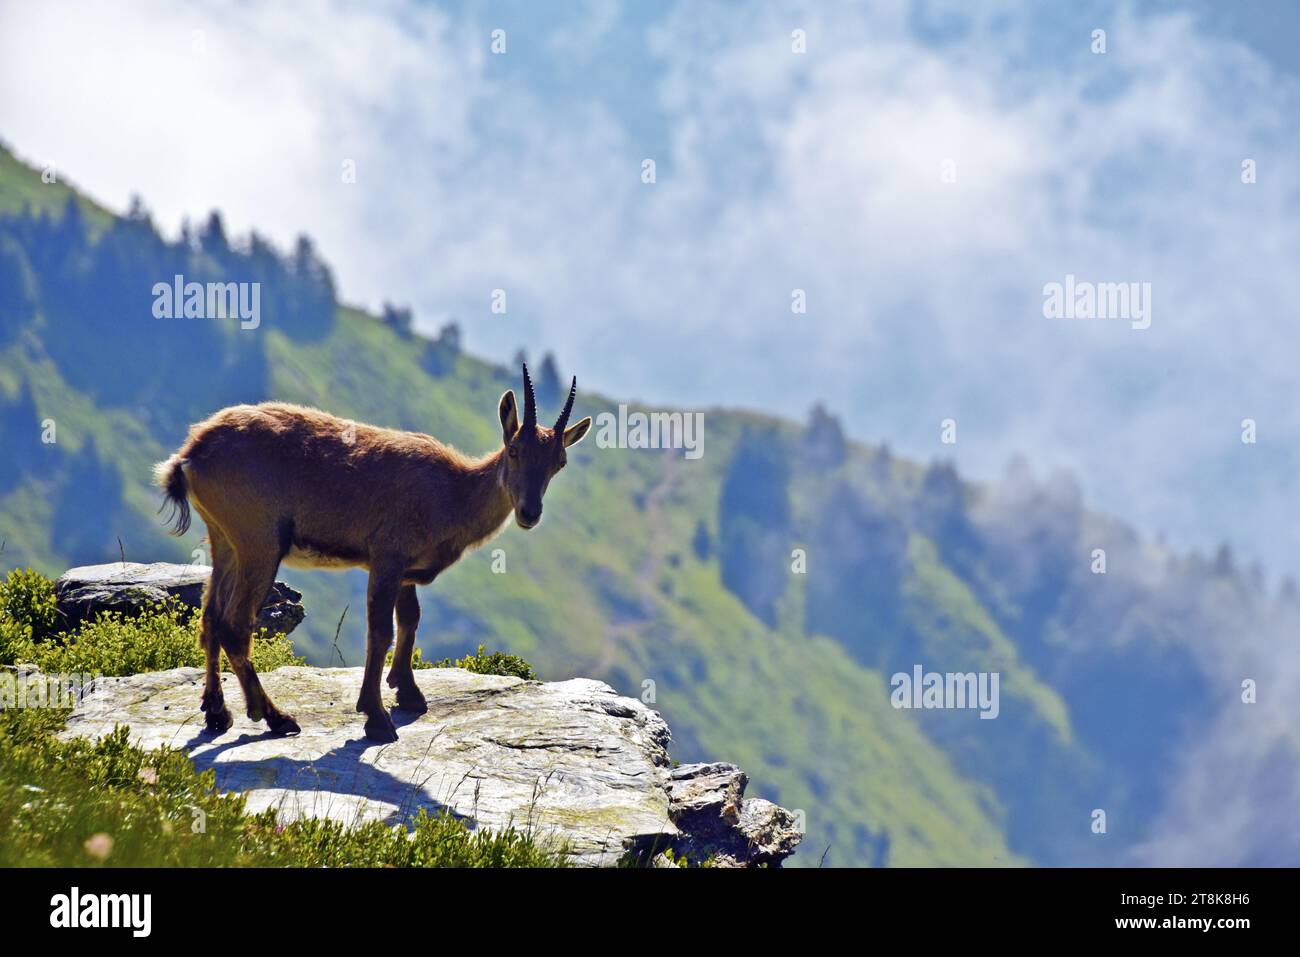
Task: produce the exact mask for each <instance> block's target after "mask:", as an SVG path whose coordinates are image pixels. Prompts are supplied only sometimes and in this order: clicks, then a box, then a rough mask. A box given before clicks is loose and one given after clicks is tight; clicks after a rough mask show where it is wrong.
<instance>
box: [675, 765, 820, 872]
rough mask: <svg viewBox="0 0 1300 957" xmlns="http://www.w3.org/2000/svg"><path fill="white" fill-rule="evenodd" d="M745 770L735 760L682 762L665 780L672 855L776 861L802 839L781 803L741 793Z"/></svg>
mask: <svg viewBox="0 0 1300 957" xmlns="http://www.w3.org/2000/svg"><path fill="white" fill-rule="evenodd" d="M748 783H749V775H747V774H746V773H745V772H744V771H742V770H740V768H738V767H736V766H735V765H734V764H721V763H716V764H684V765H682V766H680V767H676V768H673V770H672V774H671V775H670V776H669V781H668V804H669V816H670V817H671V818H672V820H673V823H674V824H675V825H677V829H678V831H680V832H681V836H680V837H679V838H678V839H677V840H676V841H674V842H673V851H674V856H675V857H676V858H685V859H686V860H687V861H688V862H700V861H709V862H711V863H712V864H713V866H715V867H746V866H750V865H762V864H779V863H780V862H781V861H782V860H783V859H784V858H786V857H789V856H790V855H791V854H793V853H794V851H795V848H796V847H797V846H798V845H799V842H800V841H801V840H803V829H802V827H801V826H800V825H799V822H798V821H797V820H796V818H795V816H794V815H793V814H792V813H790V812H789V811H787V810H786V809H785V808H783V807H780V806H778V805H776V804H773V803H772V802H771V801H765V800H763V799H762V798H746V797H745V786H746V785H747V784H748Z"/></svg>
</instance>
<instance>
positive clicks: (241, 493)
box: [155, 369, 591, 741]
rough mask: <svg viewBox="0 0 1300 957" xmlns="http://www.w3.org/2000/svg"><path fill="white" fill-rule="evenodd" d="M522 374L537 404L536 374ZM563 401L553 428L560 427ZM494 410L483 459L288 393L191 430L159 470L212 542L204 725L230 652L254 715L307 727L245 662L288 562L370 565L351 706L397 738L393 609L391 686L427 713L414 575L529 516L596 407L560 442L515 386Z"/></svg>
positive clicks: (180, 521) (216, 727) (181, 514)
mask: <svg viewBox="0 0 1300 957" xmlns="http://www.w3.org/2000/svg"><path fill="white" fill-rule="evenodd" d="M524 376H525V385H526V387H527V388H528V396H527V398H528V401H529V408H530V409H533V402H532V393H531V384H530V383H529V382H528V379H527V369H525V370H524ZM575 390H576V383H575ZM571 396H572V392H571ZM571 404H572V399H570V407H571ZM567 408H568V407H566V411H565V413H564V414H562V415H561V420H560V422H557V423H556V424H557V425H558V426H561V427H562V426H563V424H564V423H565V422H567V415H568V412H567ZM499 414H500V418H501V425H502V438H503V443H504V444H503V446H502V448H500V449H498V450H497V451H496V452H493V453H491V454H489V455H486V456H484V457H482V458H477V459H476V458H470V457H468V456H465V455H463V454H461V453H460V452H458V451H456V450H455V449H453V448H451V447H450V446H447V445H444V444H442V443H441V442H439V441H438V440H437V439H435V438H433V437H431V436H428V435H423V434H420V433H414V432H399V431H396V430H394V429H385V428H379V427H376V426H371V425H363V424H360V423H353V422H348V421H345V420H343V419H339V418H336V417H334V416H332V415H329V414H328V413H325V412H321V411H319V410H317V409H311V408H305V407H303V406H296V405H288V404H285V403H280V402H268V403H263V404H262V405H256V406H250V405H240V406H232V407H230V408H227V409H223V410H222V411H220V412H218V413H216V414H215V415H213V416H212V417H211V418H209V419H207V420H206V421H204V422H200V423H198V424H197V425H195V426H193V427H192V428H191V429H190V434H189V438H187V439H186V441H185V443H184V444H183V445H182V446H181V448H180V449H179V450H178V451H177V452H176V453H175V454H174V455H173V456H171V458H169V459H167V460H166V461H165V462H161V463H159V464H158V466H157V467H156V468H155V476H156V480H157V483H158V485H159V486H160V487H161V488H162V489H163V490H164V491H165V493H166V499H167V502H169V503H170V504H172V505H173V506H174V507H175V510H176V528H175V531H176V533H177V534H181V533H183V532H184V531H185V529H186V528H187V527H188V525H189V506H190V505H191V504H193V506H194V509H195V510H196V511H197V512H198V513H199V515H200V516H201V517H202V518H203V521H204V522H205V523H206V524H207V527H208V537H209V540H210V542H211V545H212V578H211V580H210V581H209V584H208V587H207V588H206V590H205V592H204V598H203V611H202V629H201V641H202V644H203V647H204V649H205V651H206V654H207V681H206V684H205V689H204V693H203V703H202V708H203V710H204V711H205V712H207V723H208V727H209V729H210V730H212V731H215V732H218V733H219V732H221V731H224V730H226V729H227V728H228V727H229V726H230V713H229V711H228V710H227V709H226V707H225V702H224V700H223V696H222V691H221V683H220V680H219V675H218V673H217V667H218V663H219V655H220V651H221V650H223V649H224V650H225V652H226V656H227V658H228V659H229V660H230V664H231V668H232V670H233V671H234V672H235V675H236V676H237V677H238V678H239V681H240V685H241V687H242V688H243V691H244V699H245V704H246V705H247V711H248V715H249V717H250V718H252V719H253V720H261V719H262V718H265V719H266V720H267V722H268V724H269V725H270V727H271V729H272V731H275V732H278V733H292V732H296V731H297V730H298V725H297V722H295V721H294V719H293V718H292V717H291V716H289V715H287V714H283V713H282V712H280V711H279V710H278V709H277V708H276V707H275V705H274V704H273V703H272V702H271V700H270V699H269V698H268V697H267V695H266V693H265V691H264V690H263V689H262V687H261V684H260V682H259V681H258V679H257V675H256V673H255V672H254V670H253V666H252V664H251V662H250V661H249V660H248V656H249V652H250V650H251V629H252V623H253V620H254V618H255V616H256V614H257V611H258V609H259V608H260V607H261V604H262V602H263V600H264V599H265V597H266V594H267V591H268V590H269V589H270V587H271V585H272V583H273V582H274V581H275V575H276V572H277V571H278V569H279V565H280V563H281V562H282V561H283V562H285V563H286V564H288V565H296V566H301V567H325V568H348V567H361V568H366V569H368V570H369V571H370V582H369V587H368V589H367V612H368V614H367V624H368V632H367V642H366V668H365V677H364V679H363V683H362V688H361V694H360V697H359V698H358V701H357V710H358V711H361V712H364V713H365V714H366V716H367V720H366V734H367V735H368V736H370V737H372V738H376V739H378V740H384V741H391V740H395V739H396V731H395V729H394V727H393V723H392V719H391V718H390V717H389V715H388V712H387V711H386V710H385V708H384V706H383V702H382V700H381V697H380V691H379V677H380V673H381V672H382V669H383V662H384V656H385V655H386V654H387V652H388V648H389V646H390V645H391V644H392V640H393V616H394V611H395V612H396V616H397V625H398V627H397V638H398V642H397V650H396V653H395V655H394V659H393V666H392V668H391V670H390V672H389V675H388V684H389V685H390V686H391V687H394V688H396V689H397V705H398V707H399V708H406V709H410V710H415V711H423V710H425V707H426V706H425V702H424V698H423V696H422V695H421V693H420V691H419V689H418V688H417V687H416V685H415V679H414V675H413V673H412V671H411V654H412V650H413V648H414V644H415V628H416V624H417V623H418V622H419V616H420V609H419V602H418V600H417V598H416V593H415V586H416V585H427V584H429V583H430V582H432V581H433V580H434V579H435V578H436V577H437V576H438V575H439V574H440V573H441V572H443V571H444V570H445V569H447V568H448V567H449V566H451V565H452V564H454V563H455V562H456V561H457V560H458V559H459V558H460V557H461V555H463V554H464V553H465V552H466V551H467V550H469V549H471V548H474V547H475V546H477V545H481V544H482V543H484V542H486V541H487V540H488V539H490V538H491V537H492V536H494V535H495V534H496V533H497V532H498V531H500V530H501V528H502V527H503V526H504V525H505V523H506V522H507V521H508V520H509V518H510V516H511V513H512V512H513V513H514V515H515V519H516V521H517V522H518V523H519V524H520V526H521V527H525V528H529V527H532V526H533V525H535V524H536V523H537V521H538V520H539V519H540V516H541V507H542V496H543V495H544V493H545V491H546V487H547V485H548V483H549V482H550V480H551V478H552V477H553V476H554V475H555V473H556V472H558V471H559V470H560V469H561V468H563V467H564V460H565V452H564V449H565V448H566V447H567V446H569V445H573V444H574V443H575V442H578V441H580V440H581V439H582V437H583V436H584V435H585V434H586V431H587V429H588V428H589V427H590V425H591V420H590V419H589V418H588V419H584V420H583V421H581V422H579V423H577V424H576V425H574V426H571V427H569V428H567V429H565V431H564V435H563V437H562V441H560V440H557V437H556V433H555V431H554V430H553V429H547V428H544V427H540V426H536V425H535V424H534V425H533V426H532V427H531V428H525V427H521V426H520V425H519V420H518V415H517V412H516V406H515V399H514V393H512V392H506V393H505V394H504V395H503V396H502V397H501V402H500V405H499ZM529 418H530V416H529V415H527V414H526V415H525V424H527V423H528V420H529ZM531 418H532V419H533V420H534V421H535V418H536V415H535V409H533V411H532V415H531Z"/></svg>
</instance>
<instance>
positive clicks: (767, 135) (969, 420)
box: [0, 0, 1300, 575]
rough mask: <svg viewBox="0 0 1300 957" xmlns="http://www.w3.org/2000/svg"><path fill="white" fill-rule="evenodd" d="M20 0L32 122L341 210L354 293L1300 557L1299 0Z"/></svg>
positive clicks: (0, 63)
mask: <svg viewBox="0 0 1300 957" xmlns="http://www.w3.org/2000/svg"><path fill="white" fill-rule="evenodd" d="M2 9H3V14H2V17H3V22H4V26H5V29H4V30H3V31H0V136H3V137H4V138H5V139H6V140H7V141H9V142H10V143H11V144H12V145H13V146H14V147H15V148H16V149H17V150H18V151H19V152H20V154H22V155H23V156H25V157H26V158H28V159H30V160H32V161H34V162H37V163H40V164H47V163H48V164H52V165H54V166H55V167H56V168H57V169H59V170H61V171H63V172H64V173H65V174H66V175H67V176H68V177H71V178H72V179H73V180H74V181H76V182H78V183H79V184H80V185H82V186H83V187H84V188H86V189H87V190H89V191H90V192H91V193H93V194H95V195H96V196H98V197H100V198H102V199H104V200H106V201H107V202H109V203H110V204H111V205H114V206H116V207H118V208H125V205H126V203H127V200H128V197H129V196H130V194H131V193H133V192H138V193H140V194H142V195H143V196H144V197H145V199H146V201H147V203H148V205H149V206H150V207H151V208H152V209H153V210H154V211H155V214H156V217H157V219H158V221H159V222H160V223H161V224H162V225H163V226H164V228H165V229H166V230H168V231H170V232H174V231H175V230H176V228H177V226H178V225H179V223H180V220H181V217H182V216H183V215H187V214H188V215H189V216H191V217H194V218H197V217H199V216H201V215H203V213H204V212H205V211H206V210H208V209H210V208H213V207H216V208H220V209H221V210H223V212H224V213H225V214H226V216H227V220H228V224H229V225H230V226H231V227H232V228H233V229H234V230H236V231H242V230H246V229H249V228H253V227H256V228H257V229H258V230H259V231H262V232H264V233H267V234H269V235H271V236H272V237H273V238H275V239H276V240H278V241H279V242H281V243H282V244H287V243H288V242H289V241H290V240H291V239H292V238H293V236H294V235H295V234H296V233H297V232H300V231H302V232H307V233H308V234H310V235H311V236H313V237H314V238H315V239H316V240H317V241H318V243H319V245H320V247H321V249H322V251H323V252H324V254H325V256H326V257H327V259H328V260H329V261H330V262H331V263H332V264H333V265H334V267H335V270H336V274H337V276H338V279H339V282H340V288H341V291H342V294H343V295H344V297H345V298H347V299H349V300H351V301H354V302H358V303H361V304H365V305H368V306H371V307H377V306H378V305H379V304H380V302H382V301H383V300H384V299H391V300H393V301H396V302H399V303H410V304H411V305H413V306H414V307H415V310H416V315H417V321H418V322H420V323H422V324H423V325H425V326H427V327H429V328H436V326H437V325H439V324H440V323H442V322H444V321H446V319H447V318H448V317H449V316H454V317H456V318H457V319H458V320H459V321H460V322H461V324H462V327H463V328H464V332H465V338H466V341H467V344H468V347H469V348H470V349H472V350H474V351H476V352H480V353H483V354H486V355H489V356H491V357H495V358H499V359H506V358H507V357H509V356H510V355H512V354H513V352H514V351H515V350H516V349H517V348H518V347H520V346H521V345H525V346H527V348H528V349H529V352H530V353H531V354H534V355H535V354H538V353H539V352H541V351H542V350H543V349H548V348H549V349H554V350H555V351H556V353H557V354H558V356H559V358H560V361H561V365H562V366H563V367H564V368H565V369H567V370H569V371H572V372H575V373H576V374H578V376H579V378H580V379H581V380H582V382H583V383H584V384H585V385H589V386H591V387H596V388H599V389H601V390H602V391H606V392H608V393H611V394H614V395H618V396H632V397H638V398H641V399H644V400H646V401H649V402H652V403H664V404H674V405H682V406H686V407H688V408H703V407H707V406H709V405H713V404H724V405H729V406H748V407H755V408H761V409H765V410H769V411H773V412H779V413H783V414H788V415H792V416H797V417H803V416H804V415H805V414H806V412H807V410H808V408H809V407H810V406H811V405H812V403H813V402H814V401H817V400H822V401H825V402H826V403H827V405H828V406H829V407H830V408H831V409H832V410H833V411H835V412H837V413H838V414H840V415H841V416H842V417H843V418H844V420H845V422H846V424H847V426H848V427H849V428H850V430H851V431H852V432H853V433H854V434H856V435H858V436H859V437H862V438H865V439H869V440H872V441H887V442H888V443H889V444H890V445H891V446H892V447H893V448H894V449H896V450H898V451H901V452H904V453H906V454H909V455H912V456H915V457H918V458H920V459H923V460H929V459H931V458H936V457H951V458H954V459H956V461H957V463H958V465H959V467H960V468H961V469H962V470H963V472H964V473H965V474H968V475H972V476H975V477H992V476H996V475H997V474H999V472H1000V471H1001V469H1002V467H1003V465H1004V463H1005V462H1006V461H1007V460H1008V458H1009V457H1010V456H1012V455H1013V454H1016V453H1020V454H1023V455H1024V456H1025V458H1027V459H1028V461H1029V462H1031V463H1032V464H1033V465H1034V466H1035V468H1036V469H1037V470H1038V471H1039V472H1040V474H1042V473H1046V472H1048V471H1050V470H1052V469H1055V468H1067V469H1069V470H1071V471H1072V472H1074V473H1075V474H1076V475H1077V476H1078V478H1079V481H1080V483H1081V484H1082V486H1083V489H1084V492H1085V497H1086V501H1087V502H1088V503H1089V504H1090V505H1092V506H1093V507H1097V508H1101V509H1103V510H1105V511H1109V512H1112V513H1114V514H1116V515H1118V516H1121V517H1123V518H1126V519H1128V520H1130V521H1132V522H1133V523H1134V524H1136V525H1137V527H1138V528H1139V529H1141V530H1142V531H1143V532H1145V533H1147V534H1152V535H1154V534H1156V533H1160V532H1163V533H1165V534H1166V535H1167V537H1168V539H1169V541H1170V542H1171V543H1173V544H1175V545H1192V546H1197V547H1200V548H1202V549H1210V548H1212V547H1214V546H1215V545H1216V544H1217V543H1218V542H1220V541H1224V540H1226V541H1229V542H1231V543H1232V544H1233V546H1234V547H1235V549H1236V550H1237V552H1238V553H1239V554H1240V555H1242V556H1244V557H1247V558H1260V559H1262V560H1263V561H1264V562H1265V564H1266V566H1267V567H1268V569H1269V570H1270V571H1271V572H1273V573H1274V575H1276V574H1277V573H1281V572H1290V573H1293V574H1297V573H1300V547H1297V546H1300V505H1297V503H1296V496H1295V493H1294V486H1295V481H1294V479H1295V475H1296V473H1297V467H1298V466H1300V457H1298V456H1297V452H1296V450H1297V448H1300V409H1297V404H1296V402H1295V401H1294V395H1295V392H1296V388H1295V387H1296V384H1297V383H1296V379H1297V376H1296V372H1295V367H1296V346H1297V341H1298V337H1297V333H1296V328H1297V322H1298V321H1300V316H1297V307H1296V304H1297V302H1298V301H1300V299H1298V298H1297V292H1300V289H1297V286H1300V280H1298V279H1297V275H1300V270H1297V269H1296V259H1297V253H1298V252H1300V216H1298V215H1297V213H1300V165H1298V161H1300V109H1298V107H1300V68H1298V63H1300V60H1298V54H1297V48H1298V47H1300V44H1297V43H1296V42H1295V39H1296V37H1297V36H1298V35H1300V29H1298V28H1300V12H1297V10H1298V8H1297V5H1295V4H1288V3H1262V2H1243V3H1234V4H1217V3H1211V2H1208V0H1206V2H1201V3H1173V2H1159V3H1148V4H1141V5H1138V4H1132V5H1130V4H1122V3H1100V4H1087V3H1082V4H1068V5H1058V4H1053V5H1041V4H1033V5H1030V4H1023V5H1020V4H1017V5H1012V4H1001V3H987V4H970V3H925V4H904V3H876V4H852V5H851V4H841V3H829V4H828V3H773V4H758V5H746V6H741V5H738V4H729V3H723V4H713V3H705V2H687V3H656V4H649V3H643V4H634V5H633V4H629V5H627V6H626V7H625V6H621V5H617V4H613V3H606V2H590V3H581V4H573V5H565V6H564V7H563V9H560V7H559V5H552V4H537V3H527V2H517V3H508V4H476V3H463V4H444V5H433V4H422V3H415V2H405V0H385V2H381V3H378V4H368V5H366V6H365V7H363V8H358V7H349V6H345V5H343V4H335V3H331V2H322V3H317V4H307V5H301V6H298V5H291V4H268V5H261V6H252V5H246V4H221V3H202V2H201V3H197V4H192V5H187V6H185V7H183V8H177V7H176V6H175V5H171V4H164V3H161V2H156V3H155V2H143V3H133V4H128V5H125V6H124V8H122V9H116V10H111V11H110V10H106V9H100V8H99V7H98V6H97V5H94V4H91V3H57V2H56V3H49V4H40V5H34V4H17V3H4V4H3V7H2ZM557 18H559V19H557ZM1098 28H1100V29H1104V30H1105V31H1106V37H1107V51H1106V53H1105V54H1101V55H1098V54H1094V53H1093V52H1092V51H1091V49H1090V45H1091V42H1092V41H1091V34H1092V31H1093V30H1094V29H1098ZM495 29H503V30H505V35H506V52H505V53H504V54H501V55H494V54H493V53H492V52H491V50H490V44H491V33H492V31H493V30H495ZM794 30H802V31H804V33H805V35H806V38H807V52H806V53H802V54H797V53H794V52H793V51H792V48H791V33H792V31H794ZM1248 158H1249V159H1254V160H1255V161H1256V163H1257V170H1258V173H1257V182H1256V183H1254V184H1250V185H1247V184H1243V183H1242V182H1241V179H1240V169H1241V163H1242V161H1243V160H1245V159H1248ZM645 159H653V160H654V161H655V163H656V167H657V181H656V182H655V183H654V184H653V185H647V184H644V183H642V182H641V177H640V174H641V164H642V162H643V161H644V160H645ZM345 160H354V161H355V162H356V168H357V180H356V182H355V183H350V184H345V183H343V182H342V177H341V175H340V169H341V164H342V163H343V162H344V161H345ZM946 161H951V162H952V163H953V164H954V165H953V168H954V169H955V170H956V181H955V182H952V183H945V182H943V181H942V180H941V176H940V172H941V169H942V168H943V164H944V163H945V162H946ZM1066 274H1073V275H1076V276H1078V277H1079V278H1081V279H1088V280H1092V281H1097V282H1128V281H1137V282H1150V283H1152V288H1153V315H1152V325H1151V328H1150V329H1147V330H1142V331H1137V330H1132V329H1130V328H1129V327H1128V326H1127V324H1123V323H1113V322H1100V321H1093V322H1082V321H1081V322H1073V323H1071V322H1064V321H1059V320H1057V321H1053V320H1048V319H1045V318H1044V317H1043V315H1042V311H1041V303H1042V288H1043V286H1044V284H1046V283H1049V282H1059V281H1062V280H1063V279H1064V277H1065V275H1066ZM497 288H500V289H504V290H505V291H506V293H507V297H508V298H507V302H508V308H507V313H506V314H505V315H495V314H493V313H492V312H491V311H490V309H489V304H490V301H491V294H492V290H494V289H497ZM794 289H803V290H805V291H806V295H807V300H808V311H807V313H806V314H793V313H792V312H791V311H790V301H791V292H792V290H794ZM946 418H953V419H955V420H956V421H957V423H958V433H957V434H958V442H957V444H956V445H955V446H949V445H941V444H940V442H939V435H940V422H941V421H942V420H943V419H946ZM1245 418H1252V419H1254V420H1256V422H1257V427H1258V435H1259V441H1258V443H1257V444H1255V445H1243V444H1242V442H1241V441H1240V432H1241V421H1242V420H1243V419H1245ZM430 429H431V430H432V431H436V423H431V424H430Z"/></svg>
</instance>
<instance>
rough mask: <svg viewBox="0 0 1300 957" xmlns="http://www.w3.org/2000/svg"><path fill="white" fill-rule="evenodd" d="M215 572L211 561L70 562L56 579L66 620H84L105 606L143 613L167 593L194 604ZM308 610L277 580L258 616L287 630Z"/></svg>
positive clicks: (262, 624)
mask: <svg viewBox="0 0 1300 957" xmlns="http://www.w3.org/2000/svg"><path fill="white" fill-rule="evenodd" d="M211 575H212V569H211V568H209V567H208V566H206V565H175V564H171V563H169V562H154V563H153V564H151V565H142V564H140V563H139V562H112V563H110V564H108V565H82V566H81V567H79V568H70V569H68V570H67V571H66V572H64V573H63V574H62V575H60V576H59V578H58V580H57V581H56V582H55V583H54V594H55V597H56V598H57V600H58V607H59V615H60V616H61V619H62V626H63V627H64V628H66V629H67V630H69V631H71V630H72V629H74V628H76V627H77V626H79V625H80V624H81V623H82V622H83V621H86V620H88V619H91V618H94V617H95V616H96V615H98V614H99V613H100V612H103V611H116V612H121V613H122V614H126V615H138V614H139V613H140V612H141V611H142V610H143V609H144V608H145V607H146V606H148V605H150V604H152V603H154V602H158V601H163V600H164V599H166V598H167V597H168V596H174V597H176V598H178V599H180V600H181V601H182V602H184V603H185V604H187V605H189V606H190V607H191V608H198V607H199V604H200V603H201V602H202V600H203V586H204V585H206V584H207V582H208V578H209V577H210V576H211ZM305 616H306V611H304V609H303V607H302V594H301V593H300V592H297V591H294V590H293V589H292V588H290V587H289V586H288V585H286V584H285V583H284V582H276V583H275V584H274V585H272V586H271V591H270V593H269V594H268V595H267V596H266V601H265V602H264V603H263V605H262V610H261V611H260V612H259V613H258V616H257V627H259V628H267V629H270V630H271V631H279V632H284V633H285V634H288V633H289V632H291V631H293V630H294V629H295V628H297V627H298V625H300V624H301V623H302V620H303V618H304V617H305Z"/></svg>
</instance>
